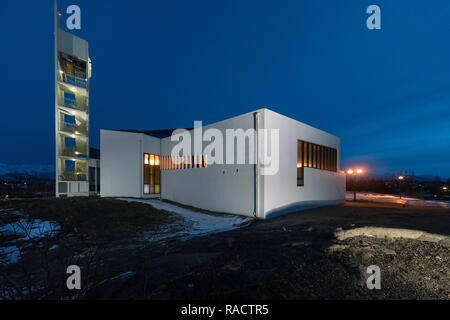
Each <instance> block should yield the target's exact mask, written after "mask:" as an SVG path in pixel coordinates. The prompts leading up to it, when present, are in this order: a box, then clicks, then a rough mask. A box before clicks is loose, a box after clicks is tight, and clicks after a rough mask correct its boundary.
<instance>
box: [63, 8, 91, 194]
mask: <svg viewBox="0 0 450 320" xmlns="http://www.w3.org/2000/svg"><path fill="white" fill-rule="evenodd" d="M54 32H55V139H56V143H55V146H56V150H55V151H56V196H57V197H59V196H88V195H89V194H90V193H91V194H92V193H93V192H92V191H91V192H90V189H92V188H90V186H89V108H90V106H89V79H90V77H91V60H90V58H89V47H88V43H87V41H85V40H83V39H81V38H79V37H77V36H75V35H72V34H70V33H68V32H66V31H64V30H62V29H61V28H60V12H59V11H58V8H57V4H56V1H55V30H54ZM91 162H93V164H96V162H95V161H91Z"/></svg>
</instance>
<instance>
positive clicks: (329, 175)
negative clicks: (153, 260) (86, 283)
mask: <svg viewBox="0 0 450 320" xmlns="http://www.w3.org/2000/svg"><path fill="white" fill-rule="evenodd" d="M196 130H200V128H195V129H187V130H185V132H188V133H189V134H190V136H191V137H193V138H192V139H193V140H194V139H197V138H196V135H195V131H196ZM230 130H234V132H236V131H239V130H240V131H241V132H245V133H246V136H245V139H244V140H242V139H241V141H239V139H238V138H237V137H233V136H230V133H229V131H230ZM201 132H203V134H201V135H200V139H201V141H200V143H201V144H200V147H198V143H197V144H195V143H193V144H191V145H190V147H189V148H190V150H188V152H185V151H186V150H184V152H185V153H183V154H181V153H179V154H177V155H176V156H174V155H173V150H174V148H176V147H177V145H179V143H180V141H181V140H183V139H180V140H175V141H173V140H174V139H173V138H172V136H173V135H176V134H177V132H174V130H154V131H133V130H101V133H100V137H101V138H100V139H101V142H100V145H101V146H100V166H101V168H102V174H101V177H100V185H101V192H100V194H101V196H102V197H134V198H161V199H167V200H170V201H174V202H178V203H182V204H185V205H189V206H193V207H197V208H201V209H205V210H210V211H215V212H224V213H231V214H240V215H246V216H252V217H256V218H258V219H265V218H268V217H273V216H277V215H280V214H284V213H288V212H292V211H296V210H301V209H305V208H310V207H317V206H323V205H331V204H338V203H342V202H344V201H345V174H344V172H342V171H341V170H339V154H340V140H339V138H338V137H336V136H334V135H331V134H329V133H326V132H324V131H322V130H319V129H316V128H313V127H311V126H308V125H306V124H303V123H301V122H298V121H296V120H294V119H291V118H288V117H286V116H283V115H281V114H278V113H276V112H273V111H271V110H269V109H259V110H256V111H253V112H250V113H246V114H243V115H240V116H237V117H234V118H231V119H227V120H224V121H220V122H217V123H214V124H211V125H207V126H203V127H202V128H201ZM211 132H213V133H214V132H215V133H216V134H218V135H219V136H222V137H225V138H229V137H231V139H225V138H224V140H226V141H223V143H222V144H217V145H221V147H220V148H221V149H219V148H216V150H215V151H214V152H213V153H210V152H208V150H207V149H208V148H209V146H210V145H211V144H210V143H211V141H216V140H217V137H216V138H212V137H211V136H210V133H211ZM271 132H278V133H277V134H276V135H271ZM265 133H268V134H267V135H266V134H265ZM227 134H228V135H229V136H227ZM274 136H276V137H277V139H274V140H272V139H273V137H274ZM197 137H198V135H197ZM197 142H199V141H197ZM216 142H217V141H216ZM239 143H243V144H244V145H245V146H246V147H245V148H244V150H245V152H244V154H242V159H239V157H240V156H239V152H238V149H239V150H240V149H242V148H239ZM208 145H209V146H208ZM275 146H276V147H275ZM231 150H233V151H231ZM275 153H276V154H278V156H277V157H275ZM210 154H214V157H217V158H220V157H218V155H223V159H224V161H222V162H221V163H217V162H214V163H211V162H212V159H211V158H212V157H211V156H210ZM264 155H265V156H269V157H270V158H271V160H272V165H271V166H267V163H266V162H264V161H251V159H253V160H255V159H265V158H264ZM275 158H278V160H277V164H276V165H275V166H273V163H274V162H275V160H274V159H275ZM242 160H243V161H242Z"/></svg>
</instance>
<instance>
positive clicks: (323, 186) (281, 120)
mask: <svg viewBox="0 0 450 320" xmlns="http://www.w3.org/2000/svg"><path fill="white" fill-rule="evenodd" d="M263 113H264V116H263V122H264V123H263V126H264V127H265V128H266V129H279V132H280V166H279V172H278V173H277V174H276V175H272V176H269V175H265V176H261V178H262V179H263V187H262V189H263V197H264V200H263V208H262V211H263V212H264V217H267V216H269V215H277V214H281V213H285V212H288V211H292V210H296V209H299V208H301V207H302V206H303V207H313V206H320V205H326V204H332V203H341V202H344V201H345V174H344V173H343V172H339V171H338V172H331V171H326V170H320V169H313V168H304V173H305V177H304V186H302V187H298V186H297V140H303V141H307V142H311V143H316V144H320V145H323V146H327V147H331V148H335V149H337V150H338V169H339V153H340V140H339V138H338V137H336V136H334V135H331V134H329V133H326V132H324V131H322V130H319V129H316V128H313V127H311V126H308V125H306V124H304V123H301V122H298V121H296V120H294V119H291V118H288V117H286V116H283V115H281V114H278V113H276V112H273V111H271V110H268V109H264V112H263Z"/></svg>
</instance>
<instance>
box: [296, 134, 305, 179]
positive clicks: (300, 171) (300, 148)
mask: <svg viewBox="0 0 450 320" xmlns="http://www.w3.org/2000/svg"><path fill="white" fill-rule="evenodd" d="M304 144H305V143H304V142H303V141H299V140H298V141H297V186H300V187H301V186H303V185H304V167H303V160H304V156H303V152H304V147H303V145H304Z"/></svg>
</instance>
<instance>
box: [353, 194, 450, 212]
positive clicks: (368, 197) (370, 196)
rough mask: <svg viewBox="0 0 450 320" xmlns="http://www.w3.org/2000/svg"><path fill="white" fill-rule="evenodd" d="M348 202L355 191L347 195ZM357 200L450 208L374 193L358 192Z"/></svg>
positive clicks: (440, 204) (439, 203) (448, 205)
mask: <svg viewBox="0 0 450 320" xmlns="http://www.w3.org/2000/svg"><path fill="white" fill-rule="evenodd" d="M346 199H347V200H353V191H347V195H346ZM356 199H357V200H367V201H375V202H390V203H399V204H408V205H413V206H422V207H441V208H450V203H448V202H445V201H436V200H421V199H416V198H409V197H406V198H405V197H402V198H401V199H400V196H395V195H392V194H382V193H374V192H357V193H356Z"/></svg>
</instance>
